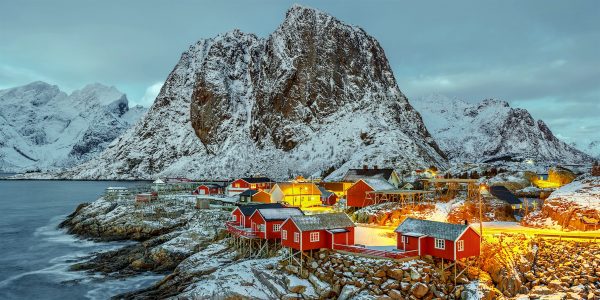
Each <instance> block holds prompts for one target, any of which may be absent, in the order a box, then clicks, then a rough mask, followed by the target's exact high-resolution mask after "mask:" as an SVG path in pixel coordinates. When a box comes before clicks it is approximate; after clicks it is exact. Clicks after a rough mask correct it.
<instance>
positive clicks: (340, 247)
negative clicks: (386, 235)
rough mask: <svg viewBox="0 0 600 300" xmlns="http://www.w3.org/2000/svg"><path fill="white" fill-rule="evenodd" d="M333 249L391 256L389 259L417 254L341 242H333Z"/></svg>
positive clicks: (415, 254)
mask: <svg viewBox="0 0 600 300" xmlns="http://www.w3.org/2000/svg"><path fill="white" fill-rule="evenodd" d="M333 249H334V250H340V251H345V252H350V253H357V254H362V255H366V256H373V257H383V258H391V259H403V258H408V257H413V256H417V255H418V251H416V250H412V251H406V252H397V251H386V250H376V249H369V248H365V247H359V246H351V245H342V244H333Z"/></svg>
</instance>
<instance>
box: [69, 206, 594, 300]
mask: <svg viewBox="0 0 600 300" xmlns="http://www.w3.org/2000/svg"><path fill="white" fill-rule="evenodd" d="M228 218H229V211H228V210H226V209H221V208H213V209H205V210H200V209H195V208H194V207H193V205H192V204H191V203H186V202H184V201H181V202H177V201H169V202H166V201H162V202H157V203H153V204H151V205H144V206H136V205H135V204H134V202H133V201H109V200H106V199H104V198H100V199H98V200H96V201H94V202H92V203H89V204H82V205H80V206H79V207H77V209H76V211H75V212H74V213H73V214H71V215H70V216H68V217H67V219H66V220H65V221H64V222H63V223H62V224H61V227H63V228H65V229H66V230H68V232H69V233H71V234H74V235H77V236H80V237H83V238H88V239H94V240H99V241H116V240H131V241H135V243H134V244H131V245H127V246H124V247H122V248H120V249H117V250H112V251H107V252H101V253H95V254H93V255H92V256H91V257H89V258H88V259H87V260H86V261H83V262H79V263H76V264H74V265H72V267H71V269H72V270H74V271H86V272H90V273H95V274H102V275H106V276H111V277H127V276H136V275H139V274H143V273H147V272H153V273H159V274H164V275H165V277H164V278H163V279H162V280H160V281H158V282H156V283H155V284H154V285H152V286H150V287H148V288H145V289H142V290H136V291H131V292H128V293H125V294H121V295H117V296H116V297H115V298H119V299H156V298H177V299H179V298H184V299H188V298H193V299H207V298H208V299H554V298H548V297H550V295H558V296H559V298H556V299H563V298H568V299H598V298H600V282H598V280H597V278H598V277H599V276H600V244H597V243H596V244H593V243H589V244H582V243H576V242H571V241H558V240H548V241H546V240H537V239H531V238H528V237H526V236H523V235H502V236H501V237H494V238H490V239H487V238H486V243H485V244H484V247H483V251H484V255H483V256H482V258H481V259H482V261H481V264H480V265H481V266H482V269H481V270H480V269H479V268H477V267H471V268H469V269H468V270H467V271H466V272H464V273H463V275H461V276H460V277H459V278H458V279H457V284H456V286H455V285H454V280H453V278H451V277H450V275H451V274H449V273H448V270H446V271H441V269H440V268H441V264H440V263H441V262H440V261H437V260H434V259H431V258H428V257H423V258H421V259H419V260H413V261H408V262H398V261H392V260H386V259H372V258H364V257H358V256H354V255H348V254H342V253H337V252H330V251H317V252H314V253H312V256H310V257H307V259H306V260H305V263H304V265H303V269H302V272H300V270H299V268H298V265H289V264H288V262H287V260H285V259H284V258H285V257H286V250H280V251H279V252H278V253H277V254H276V255H275V256H274V257H266V258H252V259H249V258H242V257H240V255H239V254H238V252H237V251H236V249H235V248H234V247H232V246H231V245H230V244H229V239H228V238H227V237H226V235H225V230H224V227H223V225H222V224H223V223H224V221H225V220H227V219H228ZM573 253H576V254H577V255H576V256H571V254H573ZM571 258H573V259H571ZM570 259H571V260H570ZM562 261H567V262H568V263H560V262H562ZM446 265H447V262H446ZM462 268H463V266H461V268H460V269H462ZM460 269H459V270H460Z"/></svg>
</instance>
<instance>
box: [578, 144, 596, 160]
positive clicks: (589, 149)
mask: <svg viewBox="0 0 600 300" xmlns="http://www.w3.org/2000/svg"><path fill="white" fill-rule="evenodd" d="M574 146H575V147H577V149H579V150H581V151H583V152H585V153H587V154H589V155H591V156H592V157H594V158H595V159H600V140H598V141H592V142H588V143H579V144H576V145H574Z"/></svg>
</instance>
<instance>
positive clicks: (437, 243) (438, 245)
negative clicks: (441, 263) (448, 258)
mask: <svg viewBox="0 0 600 300" xmlns="http://www.w3.org/2000/svg"><path fill="white" fill-rule="evenodd" d="M433 247H434V248H435V249H439V250H445V249H446V240H444V239H435V240H434V241H433Z"/></svg>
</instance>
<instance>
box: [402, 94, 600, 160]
mask: <svg viewBox="0 0 600 300" xmlns="http://www.w3.org/2000/svg"><path fill="white" fill-rule="evenodd" d="M411 104H412V105H413V106H414V107H415V109H416V110H418V111H419V112H420V113H421V115H422V116H423V120H424V121H425V124H426V125H427V128H428V129H429V131H430V132H431V134H432V135H433V137H434V138H435V140H436V141H437V143H438V144H439V145H440V147H441V148H442V150H444V152H446V154H447V155H448V158H449V159H450V160H451V161H453V162H493V161H522V160H527V159H532V160H534V161H542V162H558V163H581V162H586V161H589V160H590V157H589V156H588V155H586V154H584V153H583V152H581V151H579V150H577V149H575V148H573V147H572V146H569V145H567V144H566V143H564V142H562V141H560V140H559V139H558V138H556V137H555V136H554V134H552V131H550V128H548V126H546V124H545V123H544V122H543V121H542V120H537V121H536V120H534V119H533V118H532V117H531V115H530V114H529V112H527V110H525V109H521V108H512V107H510V106H509V104H508V103H507V102H505V101H500V100H493V99H487V100H483V101H482V102H480V103H477V104H469V103H466V102H464V101H461V100H458V99H450V98H448V97H445V96H442V95H431V96H428V97H423V98H420V99H415V100H413V101H411Z"/></svg>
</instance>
